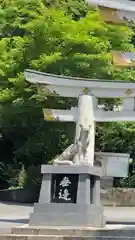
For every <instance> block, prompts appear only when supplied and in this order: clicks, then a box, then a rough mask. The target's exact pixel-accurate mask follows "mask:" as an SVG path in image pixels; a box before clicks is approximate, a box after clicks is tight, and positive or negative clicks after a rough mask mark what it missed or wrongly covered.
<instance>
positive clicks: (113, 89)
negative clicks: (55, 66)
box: [25, 70, 135, 98]
mask: <svg viewBox="0 0 135 240" xmlns="http://www.w3.org/2000/svg"><path fill="white" fill-rule="evenodd" d="M25 76H26V80H27V81H28V82H31V83H34V84H37V85H38V87H39V88H40V90H41V91H42V92H43V93H44V92H45V93H48V95H55V94H56V96H57V95H59V96H62V97H78V96H79V95H80V94H81V93H87V94H91V95H94V96H95V97H97V98H119V97H120V98H127V97H135V82H124V81H115V80H114V81H111V80H98V79H95V80H94V79H93V80H92V79H87V78H75V77H68V76H67V77H65V76H59V75H53V74H48V73H42V72H38V71H34V70H26V71H25Z"/></svg>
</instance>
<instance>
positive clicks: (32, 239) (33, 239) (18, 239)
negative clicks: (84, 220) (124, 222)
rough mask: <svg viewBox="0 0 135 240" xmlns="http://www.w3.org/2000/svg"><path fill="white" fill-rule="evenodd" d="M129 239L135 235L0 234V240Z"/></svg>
mask: <svg viewBox="0 0 135 240" xmlns="http://www.w3.org/2000/svg"><path fill="white" fill-rule="evenodd" d="M94 239H95V240H116V239H117V240H128V239H133V240H135V237H127V236H89V237H77V236H70V237H69V236H57V235H56V236H55V235H15V234H11V235H0V240H94Z"/></svg>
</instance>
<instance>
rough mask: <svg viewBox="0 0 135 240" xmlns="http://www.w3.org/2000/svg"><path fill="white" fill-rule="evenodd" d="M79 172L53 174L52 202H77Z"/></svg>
mask: <svg viewBox="0 0 135 240" xmlns="http://www.w3.org/2000/svg"><path fill="white" fill-rule="evenodd" d="M77 188H78V174H52V182H51V202H53V203H76V198H77Z"/></svg>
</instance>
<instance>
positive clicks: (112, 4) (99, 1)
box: [86, 0, 135, 12]
mask: <svg viewBox="0 0 135 240" xmlns="http://www.w3.org/2000/svg"><path fill="white" fill-rule="evenodd" d="M86 2H88V3H90V4H92V5H99V6H101V7H108V8H114V9H118V10H124V11H131V12H134V11H135V3H134V1H129V0H87V1H86Z"/></svg>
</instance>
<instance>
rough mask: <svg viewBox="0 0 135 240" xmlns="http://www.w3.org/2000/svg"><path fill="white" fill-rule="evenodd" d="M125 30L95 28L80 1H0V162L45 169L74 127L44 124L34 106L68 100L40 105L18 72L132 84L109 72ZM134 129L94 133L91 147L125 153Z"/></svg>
mask: <svg viewBox="0 0 135 240" xmlns="http://www.w3.org/2000/svg"><path fill="white" fill-rule="evenodd" d="M132 37H133V31H132V29H130V28H128V27H126V26H114V25H111V24H106V23H104V22H103V21H102V19H101V17H100V13H99V12H98V10H97V9H90V8H88V6H87V5H86V4H85V3H84V1H83V0H80V1H77V0H69V1H65V0H61V1H55V0H50V1H49V0H48V1H47V0H44V1H43V0H27V1H26V0H10V1H9V0H0V53H1V54H0V86H1V90H0V102H1V105H0V129H1V133H2V138H1V140H0V149H1V159H2V162H4V163H6V164H9V163H13V159H16V160H17V161H18V162H21V163H23V164H24V166H27V167H28V166H29V165H31V164H41V163H47V162H48V161H49V160H51V159H52V158H53V157H54V156H55V155H56V154H58V153H59V152H61V151H62V150H63V149H64V148H65V147H66V146H67V145H68V144H69V143H70V142H71V141H72V140H73V135H74V124H66V123H47V122H45V121H44V120H43V114H42V107H50V108H51V107H53V108H60V107H61V108H64V109H65V108H69V107H70V106H71V105H72V104H75V103H76V101H75V100H71V99H61V98H57V99H54V98H52V97H50V98H47V97H45V98H40V97H39V96H38V95H37V93H36V87H35V86H31V85H29V84H28V83H27V82H26V81H25V78H24V69H26V68H32V69H36V70H39V71H43V72H48V73H55V74H63V75H68V76H76V77H86V78H93V79H95V78H99V79H114V80H115V79H122V80H125V81H128V80H134V75H135V70H134V69H130V70H128V69H124V70H121V69H119V68H115V67H114V66H113V64H112V58H111V54H110V51H111V50H114V49H115V50H123V51H132V50H134V46H133V45H132V44H131V40H132ZM133 136H134V124H121V123H118V124H113V125H112V124H104V125H98V126H97V142H96V148H97V149H100V150H103V151H105V150H107V151H116V152H122V151H123V149H124V151H126V152H130V153H132V156H134V145H135V142H134V137H133Z"/></svg>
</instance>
